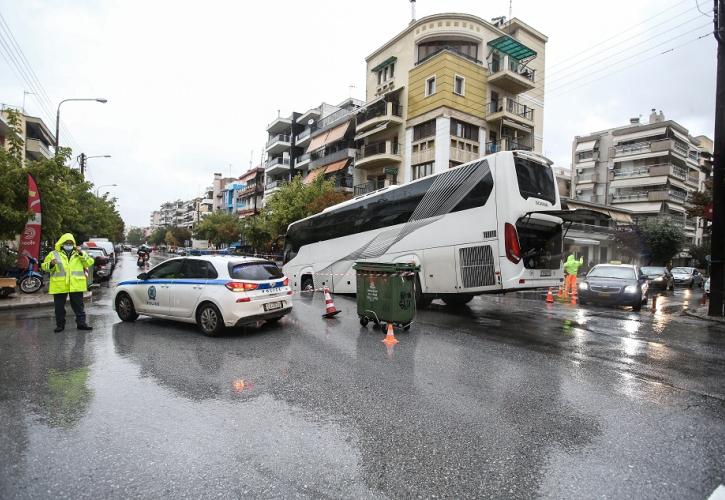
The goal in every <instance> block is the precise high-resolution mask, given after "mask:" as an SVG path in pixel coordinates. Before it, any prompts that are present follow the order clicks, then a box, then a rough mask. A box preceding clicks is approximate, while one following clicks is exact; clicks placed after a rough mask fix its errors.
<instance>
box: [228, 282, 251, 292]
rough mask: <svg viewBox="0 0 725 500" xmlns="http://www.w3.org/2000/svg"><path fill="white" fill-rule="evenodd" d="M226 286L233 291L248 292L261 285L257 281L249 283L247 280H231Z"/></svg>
mask: <svg viewBox="0 0 725 500" xmlns="http://www.w3.org/2000/svg"><path fill="white" fill-rule="evenodd" d="M224 286H225V287H227V289H228V290H231V291H232V292H248V291H250V290H256V289H257V288H258V287H259V285H258V284H257V283H247V282H245V281H229V282H227V283H225V284H224Z"/></svg>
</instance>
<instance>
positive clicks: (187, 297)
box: [169, 258, 217, 318]
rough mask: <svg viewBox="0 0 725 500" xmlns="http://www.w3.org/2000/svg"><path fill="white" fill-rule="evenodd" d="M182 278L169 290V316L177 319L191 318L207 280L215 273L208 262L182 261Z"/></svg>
mask: <svg viewBox="0 0 725 500" xmlns="http://www.w3.org/2000/svg"><path fill="white" fill-rule="evenodd" d="M181 273H182V278H181V279H178V280H175V283H174V285H173V286H172V288H171V296H170V300H169V314H170V315H171V316H175V317H179V318H191V317H193V316H194V313H195V312H196V305H197V303H198V302H199V297H201V294H202V292H203V291H204V288H205V287H206V282H207V279H209V278H210V277H211V275H212V273H213V275H214V277H216V274H217V273H216V271H215V270H214V267H213V266H212V265H211V263H210V262H208V261H206V260H201V259H194V258H190V259H184V265H183V266H182V268H181Z"/></svg>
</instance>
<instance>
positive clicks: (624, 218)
mask: <svg viewBox="0 0 725 500" xmlns="http://www.w3.org/2000/svg"><path fill="white" fill-rule="evenodd" d="M607 212H608V213H609V216H610V217H611V218H612V220H613V221H614V222H619V223H620V224H632V216H631V215H629V214H623V213H622V212H615V211H614V210H608V211H607Z"/></svg>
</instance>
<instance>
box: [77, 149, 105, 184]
mask: <svg viewBox="0 0 725 500" xmlns="http://www.w3.org/2000/svg"><path fill="white" fill-rule="evenodd" d="M110 157H111V155H93V156H86V154H85V153H81V154H79V155H78V165H79V166H80V169H81V175H82V176H83V178H85V177H86V161H88V160H89V159H90V158H110Z"/></svg>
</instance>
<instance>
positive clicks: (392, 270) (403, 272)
mask: <svg viewBox="0 0 725 500" xmlns="http://www.w3.org/2000/svg"><path fill="white" fill-rule="evenodd" d="M353 269H355V272H356V278H357V315H358V316H359V317H360V324H361V325H362V326H367V324H368V323H369V322H370V321H373V322H374V323H375V325H377V326H383V325H382V324H383V323H391V324H393V325H395V326H398V327H400V328H403V329H404V330H407V329H408V328H410V324H411V323H412V322H413V319H414V318H415V283H416V279H415V277H416V275H417V273H418V271H419V270H420V267H419V266H416V265H415V264H402V263H398V264H393V263H387V262H357V263H356V264H355V266H354V267H353Z"/></svg>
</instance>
